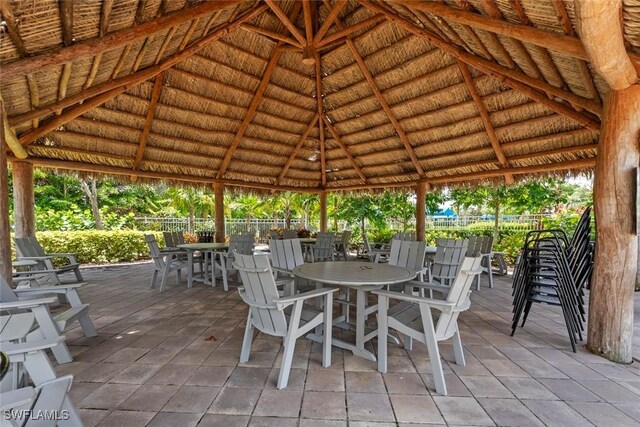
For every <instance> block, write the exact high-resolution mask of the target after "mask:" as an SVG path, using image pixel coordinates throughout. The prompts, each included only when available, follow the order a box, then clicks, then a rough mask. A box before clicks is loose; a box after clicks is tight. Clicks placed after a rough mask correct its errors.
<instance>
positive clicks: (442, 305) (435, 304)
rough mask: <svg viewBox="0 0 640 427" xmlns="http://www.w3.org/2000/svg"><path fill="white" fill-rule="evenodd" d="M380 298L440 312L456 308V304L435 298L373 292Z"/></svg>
mask: <svg viewBox="0 0 640 427" xmlns="http://www.w3.org/2000/svg"><path fill="white" fill-rule="evenodd" d="M371 293H374V294H376V295H378V296H382V297H387V298H390V299H395V300H399V301H408V302H414V303H423V304H427V305H428V306H429V307H432V308H435V309H437V310H440V311H448V310H451V309H452V308H454V307H455V306H456V304H454V303H452V302H447V301H442V300H437V299H433V298H425V297H419V296H415V295H408V294H402V293H400V292H390V291H371Z"/></svg>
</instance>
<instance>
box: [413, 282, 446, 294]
mask: <svg viewBox="0 0 640 427" xmlns="http://www.w3.org/2000/svg"><path fill="white" fill-rule="evenodd" d="M408 284H409V285H411V286H413V287H414V288H422V289H431V290H434V291H440V292H447V293H448V292H449V290H450V289H451V286H447V285H441V284H439V283H433V282H419V281H417V280H412V281H410V282H409V283H408Z"/></svg>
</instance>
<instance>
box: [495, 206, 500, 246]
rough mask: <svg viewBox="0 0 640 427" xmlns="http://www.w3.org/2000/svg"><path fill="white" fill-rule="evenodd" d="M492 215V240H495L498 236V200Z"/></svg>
mask: <svg viewBox="0 0 640 427" xmlns="http://www.w3.org/2000/svg"><path fill="white" fill-rule="evenodd" d="M493 215H494V216H495V218H494V219H493V240H494V241H495V242H497V241H498V236H500V202H499V201H497V200H496V207H495V209H494V211H493Z"/></svg>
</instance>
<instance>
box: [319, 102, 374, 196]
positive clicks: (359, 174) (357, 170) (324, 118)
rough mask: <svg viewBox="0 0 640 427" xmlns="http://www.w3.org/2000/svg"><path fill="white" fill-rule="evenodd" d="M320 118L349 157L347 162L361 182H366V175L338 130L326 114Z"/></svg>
mask: <svg viewBox="0 0 640 427" xmlns="http://www.w3.org/2000/svg"><path fill="white" fill-rule="evenodd" d="M322 120H323V121H324V123H325V125H326V126H327V129H328V130H329V133H331V135H332V136H333V139H334V141H336V143H337V144H338V145H339V146H340V148H342V151H344V153H345V154H346V155H347V159H349V162H350V163H351V166H353V168H354V169H355V170H356V173H357V174H358V176H359V177H360V179H361V180H362V182H364V183H365V184H366V183H367V182H368V181H367V177H366V175H365V174H364V172H362V169H361V168H360V166H359V165H358V163H357V162H356V159H354V158H353V156H352V155H351V153H350V152H349V149H348V148H347V146H346V145H345V144H344V142H343V141H342V138H340V135H338V131H337V130H336V128H334V127H333V125H332V124H331V122H330V121H329V118H328V117H327V116H326V115H323V116H322Z"/></svg>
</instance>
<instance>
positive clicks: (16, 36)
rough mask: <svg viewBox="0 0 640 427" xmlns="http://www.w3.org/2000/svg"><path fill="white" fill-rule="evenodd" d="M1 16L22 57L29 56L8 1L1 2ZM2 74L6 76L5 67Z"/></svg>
mask: <svg viewBox="0 0 640 427" xmlns="http://www.w3.org/2000/svg"><path fill="white" fill-rule="evenodd" d="M0 14H2V19H3V20H4V23H5V25H6V27H7V33H9V38H10V39H11V41H12V42H13V45H14V46H15V47H16V50H17V51H18V53H19V54H20V56H27V55H28V54H29V53H28V52H27V49H26V48H25V46H24V42H23V41H22V37H21V36H20V29H19V28H18V21H17V20H16V17H15V16H14V14H13V9H11V4H10V3H9V2H8V1H0ZM2 72H3V74H4V65H3V70H2Z"/></svg>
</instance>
